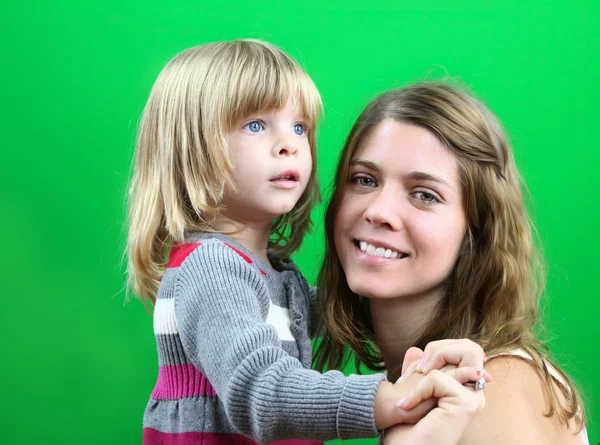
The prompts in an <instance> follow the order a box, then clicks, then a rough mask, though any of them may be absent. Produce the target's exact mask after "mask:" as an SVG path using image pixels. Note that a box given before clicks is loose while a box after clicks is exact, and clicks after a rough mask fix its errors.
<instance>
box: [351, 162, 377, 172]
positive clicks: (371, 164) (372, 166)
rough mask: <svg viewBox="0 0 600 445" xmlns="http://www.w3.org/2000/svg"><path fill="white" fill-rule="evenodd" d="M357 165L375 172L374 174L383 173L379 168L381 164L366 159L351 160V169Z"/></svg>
mask: <svg viewBox="0 0 600 445" xmlns="http://www.w3.org/2000/svg"><path fill="white" fill-rule="evenodd" d="M355 165H362V166H363V167H366V168H368V169H369V170H373V171H374V172H377V173H381V172H382V168H381V167H380V166H379V164H377V163H375V162H372V161H366V160H364V159H353V160H351V161H350V165H349V167H353V166H355Z"/></svg>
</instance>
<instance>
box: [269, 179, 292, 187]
mask: <svg viewBox="0 0 600 445" xmlns="http://www.w3.org/2000/svg"><path fill="white" fill-rule="evenodd" d="M269 182H270V183H271V184H272V185H273V186H274V187H276V188H281V189H293V188H295V187H296V186H297V185H298V182H297V181H294V180H290V179H283V178H282V179H271V180H270V181H269Z"/></svg>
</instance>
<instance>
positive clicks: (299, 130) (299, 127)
mask: <svg viewBox="0 0 600 445" xmlns="http://www.w3.org/2000/svg"><path fill="white" fill-rule="evenodd" d="M305 132H306V125H304V124H296V125H294V133H296V134H297V135H298V136H303V135H304V133H305Z"/></svg>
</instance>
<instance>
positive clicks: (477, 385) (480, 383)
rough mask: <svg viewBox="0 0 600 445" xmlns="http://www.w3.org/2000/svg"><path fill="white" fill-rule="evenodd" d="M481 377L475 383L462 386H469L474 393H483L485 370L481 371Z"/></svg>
mask: <svg viewBox="0 0 600 445" xmlns="http://www.w3.org/2000/svg"><path fill="white" fill-rule="evenodd" d="M481 375H482V377H481V378H480V379H479V380H477V381H476V382H467V383H465V384H464V386H471V387H473V388H475V391H483V390H484V389H485V383H486V382H485V369H482V370H481Z"/></svg>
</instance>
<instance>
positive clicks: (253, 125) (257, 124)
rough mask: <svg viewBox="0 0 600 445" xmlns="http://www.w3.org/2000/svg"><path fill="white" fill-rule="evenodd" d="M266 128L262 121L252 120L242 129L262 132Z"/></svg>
mask: <svg viewBox="0 0 600 445" xmlns="http://www.w3.org/2000/svg"><path fill="white" fill-rule="evenodd" d="M264 129H265V126H264V125H263V124H262V122H261V121H251V122H248V123H247V124H245V125H244V126H243V127H242V130H245V131H249V132H250V133H260V132H261V131H263V130H264Z"/></svg>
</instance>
